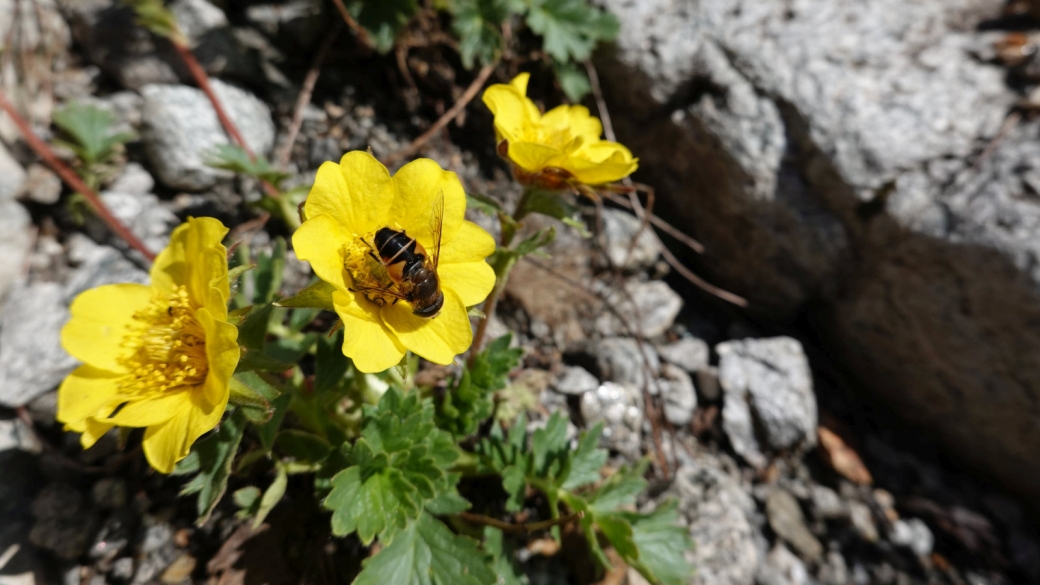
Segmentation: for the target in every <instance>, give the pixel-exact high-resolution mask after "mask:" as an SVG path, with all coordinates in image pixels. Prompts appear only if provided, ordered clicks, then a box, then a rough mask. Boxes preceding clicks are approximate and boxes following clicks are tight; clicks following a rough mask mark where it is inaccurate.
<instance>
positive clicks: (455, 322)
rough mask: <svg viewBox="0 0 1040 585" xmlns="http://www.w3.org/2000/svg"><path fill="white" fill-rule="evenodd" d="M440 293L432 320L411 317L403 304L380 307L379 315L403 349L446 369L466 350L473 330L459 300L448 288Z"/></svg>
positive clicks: (463, 306) (471, 338)
mask: <svg viewBox="0 0 1040 585" xmlns="http://www.w3.org/2000/svg"><path fill="white" fill-rule="evenodd" d="M442 290H443V292H444V307H443V308H442V309H441V312H440V313H439V314H438V315H437V316H436V317H434V318H432V319H424V318H422V317H419V316H416V315H414V314H412V311H411V309H410V308H409V307H408V306H407V305H406V304H404V303H397V304H396V305H387V306H385V307H383V311H382V315H383V319H384V321H385V322H386V325H387V327H389V328H390V330H391V331H393V332H394V334H395V335H396V336H397V339H398V340H400V343H401V344H402V345H403V346H404V347H406V348H408V349H410V350H411V351H412V352H414V353H416V354H418V355H419V356H421V357H424V358H426V359H427V360H429V361H431V362H433V363H435V364H441V365H448V364H450V363H452V361H454V359H455V356H456V355H458V354H460V353H462V352H464V351H466V350H467V349H469V346H470V344H471V343H473V330H472V326H471V325H470V322H469V316H468V315H467V313H466V306H465V305H464V304H463V303H462V300H461V299H459V296H458V295H457V294H455V292H454V291H452V290H451V289H450V288H444V289H442Z"/></svg>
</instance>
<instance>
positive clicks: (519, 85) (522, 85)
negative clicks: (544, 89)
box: [509, 71, 531, 95]
mask: <svg viewBox="0 0 1040 585" xmlns="http://www.w3.org/2000/svg"><path fill="white" fill-rule="evenodd" d="M530 80H531V74H530V73H527V72H526V71H525V72H523V73H518V74H517V76H516V77H514V78H513V80H512V81H510V82H509V85H511V86H512V87H514V88H516V90H517V91H518V92H520V95H527V82H528V81H530Z"/></svg>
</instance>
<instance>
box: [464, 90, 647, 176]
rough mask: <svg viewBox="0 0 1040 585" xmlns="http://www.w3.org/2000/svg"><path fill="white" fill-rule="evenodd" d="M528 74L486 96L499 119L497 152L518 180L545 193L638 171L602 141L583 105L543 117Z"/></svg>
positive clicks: (633, 161) (623, 152) (623, 151)
mask: <svg viewBox="0 0 1040 585" xmlns="http://www.w3.org/2000/svg"><path fill="white" fill-rule="evenodd" d="M528 79H530V74H528V73H521V74H520V75H517V76H516V77H515V78H514V79H513V80H512V81H511V82H510V83H509V84H508V85H506V84H496V85H492V86H491V87H489V88H487V90H485V91H484V103H485V104H486V105H487V107H488V108H489V109H490V110H491V113H493V114H494V115H495V121H494V124H495V137H496V140H497V145H498V153H499V155H501V156H502V157H504V158H506V159H508V160H509V161H510V163H512V165H513V174H514V176H515V177H516V179H517V181H518V182H520V183H521V184H525V185H534V186H537V187H541V188H543V189H550V190H560V189H564V188H567V187H569V186H573V185H579V184H580V185H590V186H595V185H604V184H607V183H613V182H615V181H620V180H621V179H623V178H625V177H627V176H628V175H630V174H632V173H633V172H635V170H636V168H637V167H638V166H639V165H638V163H639V159H637V158H633V156H632V153H631V151H629V150H628V149H627V148H625V147H624V146H623V145H621V144H618V143H617V142H610V141H608V140H603V139H602V138H601V136H602V134H603V125H602V124H601V123H600V121H599V119H598V118H596V117H595V116H592V115H590V114H589V110H588V108H586V107H585V106H567V105H561V106H557V107H555V108H553V109H551V110H549V111H548V112H546V113H544V114H543V113H541V112H540V111H539V110H538V106H536V105H535V104H534V102H533V101H531V99H530V98H528V97H527V81H528Z"/></svg>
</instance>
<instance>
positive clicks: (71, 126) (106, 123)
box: [54, 103, 137, 169]
mask: <svg viewBox="0 0 1040 585" xmlns="http://www.w3.org/2000/svg"><path fill="white" fill-rule="evenodd" d="M113 123H115V116H113V115H112V113H111V112H108V111H106V110H102V109H101V108H99V107H97V106H94V105H84V104H80V103H70V104H68V105H66V106H65V107H63V108H61V109H60V110H58V111H56V112H54V125H55V126H57V127H58V128H59V129H60V130H61V131H62V132H63V134H64V135H65V136H66V137H67V139H66V140H59V141H57V142H58V143H60V144H62V145H63V146H65V147H67V148H69V149H70V150H72V152H73V153H75V155H76V157H77V158H79V159H80V160H81V161H82V162H83V164H84V165H86V166H87V168H88V169H89V168H90V167H93V166H94V165H98V164H103V163H107V162H109V161H111V159H112V158H113V157H114V156H115V155H116V154H117V153H118V152H119V150H120V148H121V147H122V146H123V144H124V143H126V142H129V141H131V140H135V139H136V138H137V137H136V136H135V135H134V134H133V133H129V132H121V133H116V132H113V130H112V124H113Z"/></svg>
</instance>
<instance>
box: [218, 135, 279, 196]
mask: <svg viewBox="0 0 1040 585" xmlns="http://www.w3.org/2000/svg"><path fill="white" fill-rule="evenodd" d="M206 164H207V165H209V166H211V167H213V168H217V169H224V170H227V171H231V172H234V173H236V174H239V175H246V176H249V177H254V178H256V179H260V180H261V181H267V182H268V183H270V184H271V185H274V186H275V187H277V186H278V185H279V184H281V182H282V181H284V180H285V179H288V178H289V177H290V176H291V175H290V174H289V173H286V172H283V171H279V170H278V169H276V168H274V167H272V166H271V163H269V162H267V159H266V158H264V157H263V156H262V155H259V154H254V155H253V156H252V157H251V156H249V153H247V152H246V151H245V150H244V149H243V148H242V147H241V146H238V145H235V144H218V145H217V146H216V147H215V150H214V151H213V152H211V153H209V157H208V159H207V160H206Z"/></svg>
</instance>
